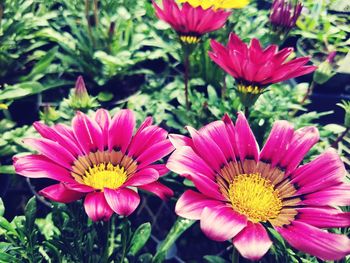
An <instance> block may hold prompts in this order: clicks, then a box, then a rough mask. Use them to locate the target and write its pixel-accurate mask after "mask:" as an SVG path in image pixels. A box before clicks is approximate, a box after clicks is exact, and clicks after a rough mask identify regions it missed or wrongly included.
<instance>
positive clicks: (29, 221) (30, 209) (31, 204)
mask: <svg viewBox="0 0 350 263" xmlns="http://www.w3.org/2000/svg"><path fill="white" fill-rule="evenodd" d="M24 215H25V218H26V222H25V225H26V229H27V230H28V231H29V232H31V231H32V230H33V228H34V222H35V216H36V199H35V196H33V197H32V198H30V199H29V201H28V203H27V205H26V207H25V211H24Z"/></svg>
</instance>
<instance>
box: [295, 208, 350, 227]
mask: <svg viewBox="0 0 350 263" xmlns="http://www.w3.org/2000/svg"><path fill="white" fill-rule="evenodd" d="M297 210H298V215H297V218H298V221H301V222H304V223H306V224H309V225H312V226H315V227H319V228H334V227H349V226H350V212H342V211H341V210H338V209H336V208H333V207H301V208H298V209H297Z"/></svg>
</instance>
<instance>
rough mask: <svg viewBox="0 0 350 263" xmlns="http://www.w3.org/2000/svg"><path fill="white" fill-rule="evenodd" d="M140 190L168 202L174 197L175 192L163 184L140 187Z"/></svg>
mask: <svg viewBox="0 0 350 263" xmlns="http://www.w3.org/2000/svg"><path fill="white" fill-rule="evenodd" d="M138 188H139V189H142V190H145V191H148V192H151V193H153V194H155V195H156V196H158V197H159V198H160V199H162V200H167V199H169V198H170V197H172V196H173V195H174V192H173V190H171V189H170V188H169V187H167V186H165V185H163V184H161V183H160V182H153V183H150V184H144V185H140V186H138Z"/></svg>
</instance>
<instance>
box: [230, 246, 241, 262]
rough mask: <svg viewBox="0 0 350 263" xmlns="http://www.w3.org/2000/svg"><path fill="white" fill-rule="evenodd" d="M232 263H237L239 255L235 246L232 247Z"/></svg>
mask: <svg viewBox="0 0 350 263" xmlns="http://www.w3.org/2000/svg"><path fill="white" fill-rule="evenodd" d="M231 260H232V263H239V253H238V251H237V249H236V248H235V246H232V258H231Z"/></svg>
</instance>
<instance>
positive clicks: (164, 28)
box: [0, 0, 350, 263]
mask: <svg viewBox="0 0 350 263" xmlns="http://www.w3.org/2000/svg"><path fill="white" fill-rule="evenodd" d="M302 3H303V5H304V8H303V11H302V13H301V15H300V18H299V20H298V21H297V23H296V27H295V28H293V29H291V30H290V31H289V32H288V36H287V37H285V39H283V40H284V41H283V42H284V43H283V44H281V46H282V47H286V46H292V47H294V48H295V54H294V56H295V55H296V54H298V55H310V56H312V60H313V62H314V63H315V64H316V65H321V64H322V63H325V61H326V59H327V56H328V55H329V53H331V52H336V55H335V57H333V61H332V63H329V65H327V72H328V73H329V72H331V74H328V75H327V77H329V78H328V80H326V81H325V82H323V83H313V79H315V78H319V77H317V76H313V75H312V74H311V75H308V76H306V77H301V78H297V79H296V80H291V81H289V82H287V83H279V84H274V85H272V86H271V87H270V88H269V91H268V92H266V93H264V94H263V95H262V96H261V97H260V98H259V100H258V101H257V103H256V104H255V106H254V109H253V110H252V111H251V114H250V117H249V121H250V123H251V125H252V128H253V130H254V132H255V134H256V136H257V139H258V142H259V143H260V145H261V144H262V143H263V141H264V140H265V139H266V136H267V134H268V132H269V130H270V128H271V125H272V123H273V122H274V121H275V120H277V119H287V120H289V121H291V122H293V123H294V125H295V126H296V127H302V126H305V125H316V126H317V127H318V128H319V129H320V133H321V141H320V142H319V143H318V144H317V145H316V147H314V148H313V150H312V151H311V153H310V154H309V156H308V159H311V158H313V157H314V156H315V155H316V154H318V153H320V152H321V151H323V150H324V149H325V148H327V147H329V146H333V147H335V148H337V150H338V152H339V154H340V155H341V156H342V158H343V160H344V162H345V163H346V165H347V168H348V169H349V168H350V137H349V136H350V135H349V100H350V87H349V83H350V80H349V76H350V75H349V74H350V73H349V68H350V66H349V65H350V55H349V44H350V43H349V35H350V23H349V9H348V4H347V1H346V0H343V1H342V0H331V1H312V0H303V1H302ZM271 6H272V1H268V0H259V1H251V3H250V4H249V5H248V6H247V7H245V8H243V9H240V10H234V11H233V14H232V15H231V17H230V19H229V21H228V23H227V25H226V26H225V27H224V28H222V29H221V30H218V31H216V32H213V33H211V34H209V35H208V36H206V37H204V38H203V40H202V42H201V43H200V44H199V45H198V46H197V48H196V49H195V50H194V53H193V54H192V56H191V62H190V63H191V72H190V76H191V79H190V86H191V91H190V102H191V110H190V111H188V110H187V109H186V105H185V98H184V96H183V78H182V73H183V70H184V68H183V66H182V65H181V56H180V55H181V53H180V52H181V46H180V44H179V43H178V42H177V37H176V34H175V33H174V32H173V31H172V30H171V29H170V28H169V26H168V25H166V24H165V23H164V22H161V21H159V20H158V19H156V17H155V15H154V10H153V7H152V5H151V2H150V1H147V0H143V1H140V0H115V1H108V0H73V1H70V0H63V1H48V0H47V1H46V0H41V1H35V0H4V1H1V4H0V21H1V27H0V85H1V86H0V133H1V137H0V174H1V176H0V194H1V197H2V198H3V200H4V204H5V206H6V210H5V213H4V208H3V205H1V207H0V215H1V217H0V229H1V230H0V244H1V246H0V261H5V262H50V260H51V262H64V259H66V260H68V261H69V260H71V261H79V260H81V259H86V258H88V255H87V254H86V253H87V252H91V251H92V252H91V253H93V255H94V257H91V258H90V259H89V260H91V261H90V262H97V261H96V258H97V255H106V254H104V253H107V252H105V251H102V248H101V244H105V243H104V242H106V237H101V236H99V231H100V230H101V228H104V227H107V226H106V224H93V223H91V222H90V221H87V218H86V217H85V216H84V213H81V211H80V210H79V209H80V208H81V205H79V204H72V205H67V206H66V205H58V204H53V205H51V204H48V203H47V202H45V200H43V199H42V198H40V197H36V201H35V200H34V199H31V201H30V202H29V204H28V205H27V208H26V209H25V207H26V203H27V201H28V199H29V198H30V197H31V196H33V195H35V194H36V191H37V190H39V189H41V188H42V187H43V186H45V185H48V184H50V183H51V182H50V181H47V180H36V181H35V182H34V181H29V180H27V181H26V180H25V179H23V178H22V177H21V178H20V177H19V176H17V175H15V174H14V171H13V168H12V165H11V159H12V156H13V155H15V154H21V153H25V152H27V151H29V150H28V149H26V148H24V146H23V144H22V142H21V141H22V138H24V137H33V136H36V134H35V133H34V131H33V128H32V127H31V124H32V122H33V121H35V120H41V121H43V122H45V123H47V124H50V125H53V124H55V123H58V122H60V123H69V122H70V120H71V119H72V117H73V116H74V114H75V112H76V110H81V111H84V112H86V113H88V114H89V113H90V112H91V110H94V109H96V108H97V107H99V106H102V107H105V108H107V109H109V110H111V112H113V111H116V110H117V109H119V108H123V107H128V108H130V109H133V110H134V111H135V112H136V114H137V116H138V120H142V119H144V118H145V117H146V116H153V118H154V120H155V122H156V123H157V124H160V125H161V126H163V127H164V128H166V129H168V130H169V131H170V132H177V133H178V132H180V133H183V134H186V130H185V128H184V126H185V125H191V126H193V127H195V128H199V127H201V126H203V125H204V124H206V123H209V122H211V121H213V120H217V119H220V118H221V117H222V116H223V114H224V113H226V112H227V113H229V115H230V116H231V117H232V118H234V117H235V114H236V112H237V111H239V110H243V107H242V105H241V104H240V102H239V98H238V97H237V96H236V93H235V90H234V88H235V82H234V79H233V78H232V77H230V76H226V75H225V74H224V73H223V72H222V70H220V69H219V68H218V67H217V66H216V65H215V64H214V63H213V62H212V61H211V60H210V58H209V57H208V56H207V51H208V50H209V39H210V38H215V39H217V40H218V41H219V42H226V41H227V37H228V34H229V32H232V31H233V32H235V33H236V34H237V35H239V36H240V37H241V38H242V39H243V40H244V41H246V42H248V41H249V40H250V39H251V38H254V37H255V38H259V39H260V40H261V41H262V43H264V45H267V44H268V43H269V42H270V40H271V35H270V34H271V26H270V22H269V16H270V12H271V11H270V8H271ZM341 6H343V8H341ZM334 7H337V9H336V10H335V8H334ZM322 68H323V66H320V69H322ZM327 72H326V73H327ZM320 73H325V71H318V72H316V73H315V74H320ZM78 76H83V78H84V81H85V85H84V86H85V89H83V88H81V87H82V82H81V81H80V82H78V83H77V84H76V85H74V83H75V81H76V80H77V78H78ZM323 80H325V79H323ZM312 83H313V84H312ZM78 84H79V85H78ZM79 87H80V89H79V91H78V88H79ZM310 90H311V91H312V92H311V93H310V94H309V91H310ZM81 92H82V93H81ZM342 100H343V102H341V101H342ZM301 102H302V103H301ZM337 103H341V105H342V106H341V107H337V106H336V104H337ZM9 174H11V176H9ZM162 180H164V182H165V184H167V185H168V186H170V187H171V188H173V189H174V190H175V197H174V199H172V200H171V201H170V202H168V203H164V202H161V201H159V200H158V199H156V198H154V197H153V196H146V197H145V198H144V199H143V200H142V205H141V206H140V208H139V209H138V210H137V212H136V213H135V215H133V216H131V217H130V218H129V220H130V222H131V223H132V224H131V226H137V225H142V224H143V223H145V222H150V223H151V225H152V232H151V233H150V234H149V236H150V238H149V240H148V242H147V243H143V245H145V244H146V245H145V246H143V245H142V246H141V245H140V248H139V249H136V248H132V247H133V246H134V244H136V243H137V242H136V241H135V240H133V238H132V234H131V232H134V231H135V229H136V228H135V227H131V229H130V225H129V223H128V222H123V223H122V221H121V219H119V218H115V219H113V220H115V229H114V232H113V233H115V239H114V240H115V242H116V243H115V244H114V245H115V246H114V248H113V249H112V248H110V250H109V251H108V253H107V254H108V257H110V256H111V257H114V258H110V261H111V262H112V261H113V260H114V262H116V261H118V262H121V261H120V260H121V256H122V255H121V254H119V253H117V254H114V251H117V250H119V251H120V249H121V248H123V247H126V250H125V256H126V257H127V258H128V260H129V262H151V260H152V258H153V257H154V259H153V261H154V262H161V261H162V260H163V259H164V258H166V259H167V260H168V262H209V263H211V262H227V261H226V260H225V259H224V258H226V259H227V258H229V254H230V250H232V247H230V246H229V243H216V242H213V241H210V240H208V239H207V238H205V237H204V236H203V234H202V233H201V231H200V229H199V227H198V224H194V225H193V226H192V223H191V222H187V221H185V222H183V221H180V222H178V221H177V223H175V222H176V216H175V215H174V213H173V211H174V204H175V201H176V199H177V197H178V196H179V194H180V193H182V192H183V186H184V185H186V186H187V187H191V184H190V182H189V181H186V180H183V179H182V178H179V177H177V176H175V175H173V174H169V175H168V176H166V177H165V178H162ZM23 213H25V216H21V214H23ZM33 222H35V223H33ZM81 222H88V223H87V224H81ZM173 224H174V226H173ZM112 225H113V224H112ZM126 226H127V227H126ZM190 226H191V229H190V230H187V231H185V230H186V229H187V228H189V227H190ZM108 227H111V226H108ZM78 228H79V229H80V228H84V229H80V231H81V232H80V231H75V230H76V229H78ZM170 229H172V231H170V232H169V235H168V236H167V234H168V231H169V230H170ZM121 231H126V232H128V235H127V236H128V237H129V238H128V239H127V240H122V239H121V235H120V233H121ZM137 231H138V230H136V233H139V232H137ZM140 231H141V230H140ZM142 231H146V234H147V233H148V232H149V231H150V226H149V225H148V224H145V225H142ZM184 231H185V232H184ZM271 231H272V230H271ZM335 231H339V230H335ZM346 231H348V230H346ZM78 232H79V233H78ZM81 233H88V234H87V235H86V236H81ZM143 233H144V232H143ZM146 234H145V237H147V235H146ZM134 235H135V234H134ZM180 235H182V236H181V237H180ZM271 235H272V236H273V237H274V238H275V239H276V240H278V242H277V243H276V246H275V247H273V249H272V250H271V252H270V254H269V255H267V256H266V258H265V259H264V260H263V261H262V262H282V261H283V262H317V260H316V259H315V258H313V257H310V256H306V255H304V254H301V253H297V252H295V251H294V250H292V249H290V248H289V247H288V246H287V245H286V244H285V243H284V242H283V241H282V240H281V239H280V238H279V236H278V235H277V234H276V233H273V232H271ZM63 237H65V238H63ZM110 238H112V237H110ZM178 238H179V239H178ZM164 239H165V241H164V242H162V241H163V240H164ZM177 239H178V241H177V242H176V243H175V241H176V240H177ZM146 241H147V238H145V240H144V242H146ZM108 242H109V241H108ZM123 242H124V243H123ZM138 242H139V241H138ZM140 242H141V241H140ZM142 242H143V241H142ZM142 242H141V243H142ZM79 244H80V247H79V246H78V245H79ZM137 244H138V243H137ZM69 248H71V250H69ZM141 248H142V249H141ZM157 248H158V253H157V254H156V255H155V251H156V250H157ZM128 249H129V250H128ZM132 249H134V251H137V252H136V253H140V254H138V255H142V256H140V257H138V256H137V257H135V255H136V254H135V255H132V254H130V251H133V250H132ZM68 250H69V251H68ZM28 251H29V253H27V252H28ZM76 252H77V253H76ZM63 254H64V255H65V257H66V258H60V255H63ZM74 255H76V256H74ZM152 255H155V256H152ZM49 259H50V260H49ZM56 259H59V260H63V261H55V260H56ZM99 259H105V258H103V257H101V258H99ZM41 260H42V261H41ZM45 260H46V261H45ZM281 260H282V261H281ZM124 262H126V260H125V261H124Z"/></svg>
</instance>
